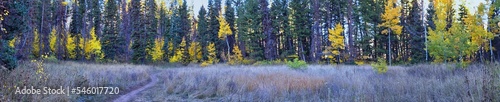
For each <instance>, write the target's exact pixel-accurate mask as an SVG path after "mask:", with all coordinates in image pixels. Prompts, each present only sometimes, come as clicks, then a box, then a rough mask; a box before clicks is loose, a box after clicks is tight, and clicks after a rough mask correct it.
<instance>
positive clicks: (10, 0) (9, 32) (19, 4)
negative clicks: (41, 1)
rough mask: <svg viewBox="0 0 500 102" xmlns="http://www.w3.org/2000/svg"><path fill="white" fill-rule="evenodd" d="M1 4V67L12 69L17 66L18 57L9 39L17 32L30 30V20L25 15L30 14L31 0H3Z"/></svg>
mask: <svg viewBox="0 0 500 102" xmlns="http://www.w3.org/2000/svg"><path fill="white" fill-rule="evenodd" d="M2 2H3V5H2V6H0V56H2V57H0V69H3V68H7V69H9V70H12V69H14V68H16V67H17V58H16V57H15V56H14V55H15V54H16V52H15V50H14V48H13V47H10V46H9V45H8V41H10V40H12V39H14V37H15V35H16V34H22V33H25V32H27V31H28V21H26V20H23V16H26V15H27V14H28V6H29V0H7V1H2Z"/></svg>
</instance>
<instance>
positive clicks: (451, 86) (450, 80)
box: [0, 62, 500, 102]
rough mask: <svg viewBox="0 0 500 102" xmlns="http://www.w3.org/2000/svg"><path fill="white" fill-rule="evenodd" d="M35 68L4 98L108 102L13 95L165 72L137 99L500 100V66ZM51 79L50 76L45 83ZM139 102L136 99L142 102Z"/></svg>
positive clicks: (23, 71) (121, 82)
mask: <svg viewBox="0 0 500 102" xmlns="http://www.w3.org/2000/svg"><path fill="white" fill-rule="evenodd" d="M37 66H38V65H37V64H36V63H25V64H23V65H20V67H19V68H17V69H15V70H13V71H11V72H6V71H1V73H0V84H2V87H0V101H109V100H110V99H111V98H113V97H115V96H117V95H69V96H68V95H14V90H13V87H14V86H35V87H37V88H40V87H52V88H58V87H59V86H69V87H77V86H79V87H88V86H116V87H120V93H121V94H124V93H126V91H130V90H132V89H134V86H140V85H141V84H143V83H144V82H147V81H148V79H149V75H150V74H151V73H156V72H160V73H159V76H158V77H159V79H160V82H159V84H158V85H155V86H154V87H153V88H151V89H148V90H146V91H144V92H141V93H140V95H142V96H139V97H137V99H138V101H141V100H142V101H280V102H281V101H369V102H371V101H384V102H385V101H390V102H392V101H404V102H406V101H410V102H418V101H493V102H496V101H500V65H499V64H488V65H471V66H469V67H468V68H467V69H466V70H462V69H449V68H451V67H453V65H415V66H409V67H405V66H392V67H389V70H388V72H387V73H385V74H377V73H376V72H375V71H374V70H373V69H372V68H371V66H344V65H310V66H308V69H305V70H292V69H289V68H288V67H287V66H285V65H274V66H228V65H223V64H219V65H213V66H209V67H203V68H201V67H198V66H196V65H190V66H187V67H176V68H165V69H161V70H158V69H157V68H154V67H153V66H144V65H129V64H84V63H75V62H61V63H48V64H45V65H44V67H43V68H44V71H43V72H44V73H45V74H40V73H37V70H39V68H37ZM45 77H46V78H45ZM136 101H137V100H136Z"/></svg>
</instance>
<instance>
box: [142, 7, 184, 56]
mask: <svg viewBox="0 0 500 102" xmlns="http://www.w3.org/2000/svg"><path fill="white" fill-rule="evenodd" d="M145 3H146V5H145V10H144V11H145V21H143V22H144V23H145V24H144V25H145V29H144V30H145V31H146V32H145V38H142V40H145V44H146V49H153V47H154V46H155V36H157V35H158V33H157V29H158V19H157V18H156V12H157V5H156V1H155V0H146V2H145ZM187 24H189V23H187ZM152 58H153V56H151V55H147V56H146V59H148V60H152Z"/></svg>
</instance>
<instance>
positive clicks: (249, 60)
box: [241, 59, 255, 65]
mask: <svg viewBox="0 0 500 102" xmlns="http://www.w3.org/2000/svg"><path fill="white" fill-rule="evenodd" d="M253 63H255V60H253V59H243V61H241V64H244V65H250V64H253Z"/></svg>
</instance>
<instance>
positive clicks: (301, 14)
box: [290, 0, 312, 60]
mask: <svg viewBox="0 0 500 102" xmlns="http://www.w3.org/2000/svg"><path fill="white" fill-rule="evenodd" d="M308 2H309V1H308V0H292V1H291V2H290V12H292V14H291V18H292V19H291V22H292V26H291V33H292V39H294V40H296V42H294V45H295V48H294V49H298V52H295V53H296V54H298V56H299V57H300V59H301V60H306V56H305V55H308V54H307V52H306V51H308V49H309V46H308V45H309V43H308V40H310V39H308V37H310V35H311V26H310V24H312V23H311V19H309V18H310V14H309V13H310V9H309V7H308V4H309V3H308Z"/></svg>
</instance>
